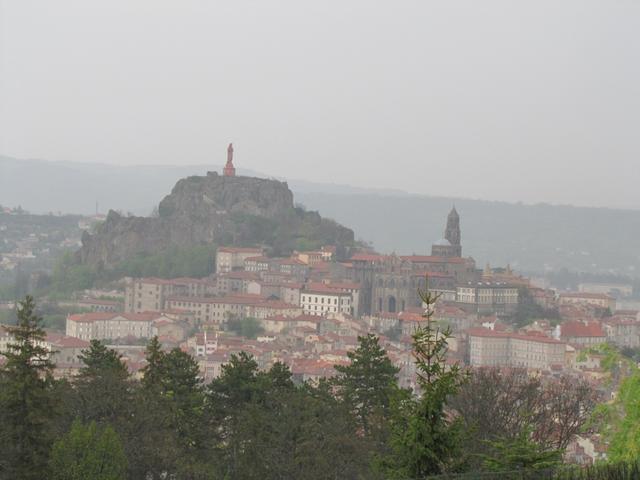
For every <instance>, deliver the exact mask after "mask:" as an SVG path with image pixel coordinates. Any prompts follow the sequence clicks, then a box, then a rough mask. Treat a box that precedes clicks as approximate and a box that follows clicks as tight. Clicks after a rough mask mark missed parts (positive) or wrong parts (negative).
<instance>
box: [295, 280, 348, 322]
mask: <svg viewBox="0 0 640 480" xmlns="http://www.w3.org/2000/svg"><path fill="white" fill-rule="evenodd" d="M300 305H301V306H302V311H303V312H304V313H306V314H308V315H326V314H328V313H344V314H347V315H353V302H352V298H351V293H349V292H347V291H344V290H343V289H341V288H334V287H332V286H331V285H325V284H323V283H310V284H307V285H306V286H305V287H304V289H303V290H302V292H300Z"/></svg>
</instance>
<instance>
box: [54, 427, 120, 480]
mask: <svg viewBox="0 0 640 480" xmlns="http://www.w3.org/2000/svg"><path fill="white" fill-rule="evenodd" d="M50 464H51V478H52V479H53V480H87V479H91V480H124V479H125V478H126V470H127V457H126V456H125V453H124V449H123V447H122V442H121V441H120V438H119V437H118V434H117V433H116V432H115V430H113V428H111V426H109V425H107V426H106V427H104V428H99V427H98V426H97V425H96V423H95V422H91V423H89V424H88V425H83V424H82V423H81V422H80V421H77V420H76V421H75V422H74V423H73V425H72V427H71V430H70V431H69V432H68V433H67V434H66V435H65V436H64V437H62V438H61V439H60V440H58V441H57V442H55V444H54V445H53V449H52V452H51V462H50Z"/></svg>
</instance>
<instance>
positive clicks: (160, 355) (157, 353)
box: [142, 336, 165, 389]
mask: <svg viewBox="0 0 640 480" xmlns="http://www.w3.org/2000/svg"><path fill="white" fill-rule="evenodd" d="M164 358H165V353H164V352H163V351H162V345H161V344H160V341H159V340H158V337H157V336H154V337H153V338H152V339H151V340H150V341H149V344H148V345H147V349H146V351H145V359H146V361H147V364H146V365H145V366H144V367H143V368H142V374H143V377H142V385H143V386H144V387H145V388H148V389H158V388H160V382H161V378H162V372H161V369H162V362H163V360H164Z"/></svg>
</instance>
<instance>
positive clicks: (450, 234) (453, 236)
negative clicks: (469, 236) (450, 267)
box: [444, 206, 462, 257]
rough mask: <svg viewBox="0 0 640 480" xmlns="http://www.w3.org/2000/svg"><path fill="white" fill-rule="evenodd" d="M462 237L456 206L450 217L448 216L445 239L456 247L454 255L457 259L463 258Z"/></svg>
mask: <svg viewBox="0 0 640 480" xmlns="http://www.w3.org/2000/svg"><path fill="white" fill-rule="evenodd" d="M460 237H461V235H460V215H458V211H457V210H456V207H455V206H454V207H453V208H452V209H451V211H450V212H449V215H448V216H447V227H446V228H445V231H444V238H446V239H447V240H449V243H451V245H452V246H453V247H454V250H455V252H454V255H455V256H456V257H461V256H462V246H461V243H460V241H461V238H460Z"/></svg>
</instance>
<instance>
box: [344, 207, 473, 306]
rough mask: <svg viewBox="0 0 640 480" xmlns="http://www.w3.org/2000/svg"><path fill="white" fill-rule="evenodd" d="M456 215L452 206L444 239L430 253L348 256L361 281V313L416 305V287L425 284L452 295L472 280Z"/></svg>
mask: <svg viewBox="0 0 640 480" xmlns="http://www.w3.org/2000/svg"><path fill="white" fill-rule="evenodd" d="M460 240H461V235H460V216H459V215H458V212H457V211H456V209H455V207H454V208H453V209H452V210H451V212H450V213H449V215H448V217H447V225H446V227H445V232H444V238H443V239H442V240H439V241H437V242H436V243H434V244H433V245H432V247H431V255H407V256H398V255H395V254H393V255H375V254H356V255H354V256H353V257H352V258H351V262H352V264H353V273H354V277H355V278H354V280H356V281H358V282H360V283H361V284H362V289H361V298H360V305H361V308H362V312H363V313H364V314H381V313H397V312H401V311H403V310H405V309H408V308H414V307H420V306H421V301H420V298H419V297H418V293H417V290H418V288H424V287H425V277H426V276H428V277H429V288H430V289H432V290H434V291H439V292H441V293H443V295H444V298H450V299H454V298H455V292H456V286H457V285H459V284H462V283H467V282H469V281H471V280H474V279H475V278H476V277H477V275H478V272H477V270H476V264H475V261H474V260H473V259H472V258H463V257H462V245H461V243H460Z"/></svg>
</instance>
